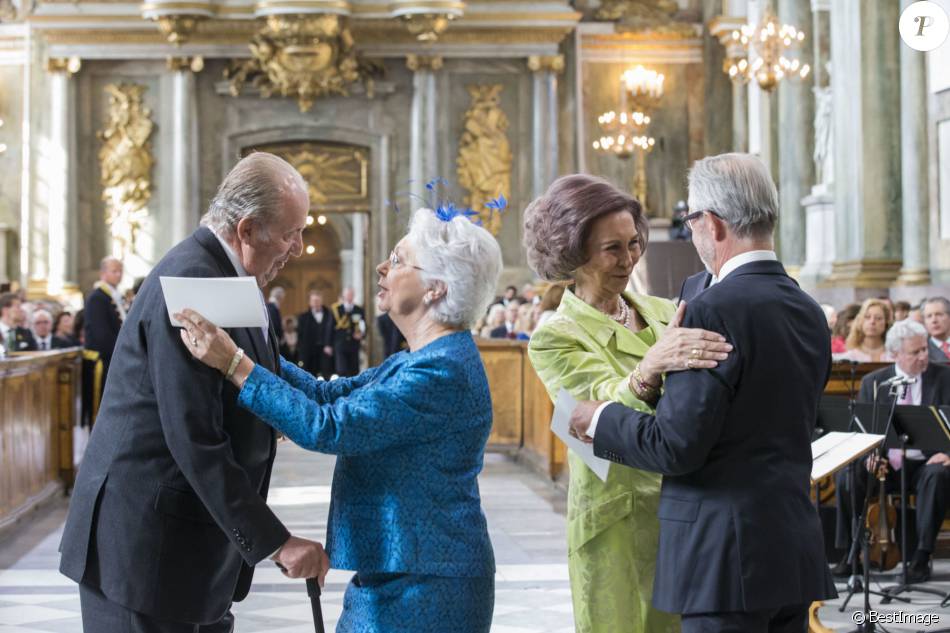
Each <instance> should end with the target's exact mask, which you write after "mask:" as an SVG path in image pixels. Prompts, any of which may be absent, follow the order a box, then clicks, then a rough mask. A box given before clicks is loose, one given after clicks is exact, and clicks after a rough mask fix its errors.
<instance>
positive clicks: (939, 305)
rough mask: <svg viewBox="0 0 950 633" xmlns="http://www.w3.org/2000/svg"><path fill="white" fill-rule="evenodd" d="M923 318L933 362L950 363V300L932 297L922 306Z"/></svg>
mask: <svg viewBox="0 0 950 633" xmlns="http://www.w3.org/2000/svg"><path fill="white" fill-rule="evenodd" d="M920 313H921V317H922V318H923V320H924V327H925V328H927V333H928V334H929V335H930V337H929V341H928V342H929V345H928V353H929V356H930V360H931V362H934V363H941V364H948V363H950V300H948V299H947V298H946V297H931V298H929V299H925V300H924V302H923V303H922V304H921V305H920Z"/></svg>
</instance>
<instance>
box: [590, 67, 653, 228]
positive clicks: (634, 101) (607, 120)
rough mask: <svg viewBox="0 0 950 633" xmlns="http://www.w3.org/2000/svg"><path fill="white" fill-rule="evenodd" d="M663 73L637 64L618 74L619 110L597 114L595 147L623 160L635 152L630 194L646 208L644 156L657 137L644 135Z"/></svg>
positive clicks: (651, 147) (651, 148) (650, 149)
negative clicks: (598, 128)
mask: <svg viewBox="0 0 950 633" xmlns="http://www.w3.org/2000/svg"><path fill="white" fill-rule="evenodd" d="M664 79H665V77H664V76H663V74H662V73H658V72H656V71H655V70H649V69H647V68H644V67H643V66H636V67H634V68H631V69H630V70H627V71H626V72H624V74H623V75H621V77H620V109H619V111H614V110H610V111H609V112H604V113H603V114H601V115H600V116H599V117H597V125H598V126H599V127H600V132H601V136H600V138H599V139H597V140H596V141H594V143H593V146H594V149H595V150H597V151H598V152H602V153H604V154H608V155H612V156H616V157H617V158H620V159H622V160H626V159H628V158H630V157H631V156H633V155H634V154H636V155H637V164H636V170H635V172H634V180H633V195H634V196H636V197H637V199H638V200H639V201H640V204H641V205H643V208H644V209H646V198H647V179H646V155H647V154H649V153H650V152H651V151H652V150H653V148H654V146H655V145H656V139H654V138H653V137H652V136H650V135H649V134H647V128H648V127H649V126H650V121H651V119H650V114H649V113H650V112H652V111H653V110H654V109H655V108H656V107H657V105H658V104H659V102H660V98H661V97H662V96H663V81H664Z"/></svg>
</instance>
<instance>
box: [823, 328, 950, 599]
mask: <svg viewBox="0 0 950 633" xmlns="http://www.w3.org/2000/svg"><path fill="white" fill-rule="evenodd" d="M885 347H886V348H887V351H888V353H889V354H891V355H892V356H893V357H894V358H895V360H896V362H895V363H894V364H893V365H891V366H890V367H885V368H884V369H879V370H877V371H875V372H872V373H870V374H868V375H867V376H865V377H864V379H863V380H861V391H860V393H859V394H858V401H859V402H875V401H877V402H880V403H884V404H891V403H892V402H893V401H894V396H892V395H891V394H890V392H889V390H888V389H886V388H885V389H878V386H879V385H881V384H882V383H884V382H885V381H887V380H890V379H891V378H893V377H894V376H898V375H900V376H902V377H904V376H906V377H910V378H916V379H917V381H916V382H914V383H912V384H910V385H908V386H907V391H906V392H904V393H903V395H902V397H901V398H900V400H899V401H898V404H909V405H918V406H919V405H924V406H929V405H947V404H950V367H948V366H946V365H939V364H937V363H934V362H931V361H930V359H929V358H928V350H927V348H928V340H927V330H926V329H924V326H922V325H921V324H920V323H917V322H916V321H910V320H905V321H898V322H897V323H895V324H894V325H893V326H892V327H891V329H890V330H888V332H887V340H886V342H885ZM875 394H876V397H875ZM869 430H870V429H869ZM887 457H888V459H887V460H886V463H885V464H882V465H881V468H883V469H884V470H885V471H886V473H887V475H886V479H885V483H884V486H885V490H888V491H889V492H899V491H900V470H901V469H902V468H903V469H906V470H905V474H906V477H907V486H908V490H910V491H913V492H914V493H915V494H916V495H917V550H916V551H915V552H914V553H913V555H912V556H911V555H910V552H908V560H909V561H910V567H909V568H908V570H907V580H908V581H909V582H912V583H919V582H925V581H927V580H928V579H929V578H930V559H931V557H932V556H933V551H934V548H935V546H936V544H937V535H938V534H939V533H940V524H941V523H943V517H944V515H945V514H946V512H947V502H948V496H950V455H947V454H946V453H930V454H924V453H922V452H921V451H919V450H913V449H908V450H907V455H906V457H905V456H903V455H901V452H900V450H898V449H891V450H890V451H889V452H888V455H887ZM868 465H870V464H869V463H866V464H865V466H868ZM854 472H857V473H860V475H859V476H858V477H856V478H855V486H854V489H855V498H856V499H858V501H859V503H860V502H861V501H863V499H864V495H865V492H866V490H867V470H866V468H865V469H855V471H854ZM849 479H850V478H849V477H848V476H847V471H841V472H839V473H838V475H837V477H835V498H836V499H837V511H836V515H837V526H836V530H835V544H836V545H837V546H838V547H839V548H842V549H849V548H850V547H851V517H852V516H853V515H855V514H857V513H858V512H859V511H860V508H859V509H857V510H855V509H854V508H852V507H851V487H850V485H849ZM847 558H848V557H847V555H846V556H845V557H844V559H842V560H841V562H839V563H838V564H837V565H836V566H835V567H834V569H833V570H832V573H833V574H834V575H836V576H847V575H849V574H850V573H851V566H850V565H849V564H848V560H847Z"/></svg>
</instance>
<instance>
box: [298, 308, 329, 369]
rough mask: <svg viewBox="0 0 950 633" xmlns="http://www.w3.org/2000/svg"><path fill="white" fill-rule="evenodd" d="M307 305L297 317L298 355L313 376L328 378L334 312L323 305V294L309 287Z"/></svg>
mask: <svg viewBox="0 0 950 633" xmlns="http://www.w3.org/2000/svg"><path fill="white" fill-rule="evenodd" d="M307 302H308V303H309V305H310V309H309V310H307V311H306V312H303V313H301V314H300V316H299V317H297V358H299V359H300V362H301V363H302V365H301V367H303V368H304V370H306V371H308V372H310V373H311V374H313V375H314V376H320V377H323V378H324V379H325V380H329V379H330V376H332V375H333V369H334V368H333V329H334V327H333V326H334V322H333V315H332V314H331V313H330V309H329V308H327V307H326V306H325V305H323V295H322V294H320V292H319V291H317V290H311V291H310V294H309V295H308V297H307Z"/></svg>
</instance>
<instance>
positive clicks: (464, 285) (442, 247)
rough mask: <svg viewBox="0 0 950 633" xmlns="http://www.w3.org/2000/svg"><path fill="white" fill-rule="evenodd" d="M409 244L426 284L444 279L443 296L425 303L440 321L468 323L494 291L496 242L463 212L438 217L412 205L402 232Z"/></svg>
mask: <svg viewBox="0 0 950 633" xmlns="http://www.w3.org/2000/svg"><path fill="white" fill-rule="evenodd" d="M406 237H407V239H408V240H409V242H410V243H411V244H412V246H413V248H414V249H415V258H416V261H417V262H418V264H419V267H420V268H422V270H420V271H419V275H420V277H421V279H422V283H423V285H424V286H425V287H426V288H427V289H428V288H431V287H432V286H433V285H434V283H435V282H437V281H440V282H442V283H443V284H445V296H444V297H443V298H442V300H440V301H437V302H436V303H434V304H433V305H432V307H431V308H430V314H431V315H432V317H433V319H435V320H436V321H437V322H439V323H442V324H443V325H448V326H450V327H456V328H459V329H471V327H472V326H473V325H474V324H475V322H476V321H478V319H479V317H481V316H482V315H483V314H485V310H486V309H487V308H488V304H490V303H491V302H492V300H493V299H494V297H495V288H496V287H497V286H498V277H499V275H501V268H502V261H501V248H499V246H498V242H496V241H495V238H494V237H492V235H491V233H489V232H488V231H486V230H485V229H484V228H482V227H480V226H476V225H475V224H473V223H472V222H471V221H469V220H468V219H467V218H465V217H463V216H456V217H455V218H453V219H451V220H449V221H448V222H443V221H442V220H440V219H439V218H437V217H436V216H435V213H433V212H432V210H431V209H418V210H417V211H416V212H415V213H414V214H413V215H412V220H411V221H410V222H409V233H408V235H407V236H406Z"/></svg>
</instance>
